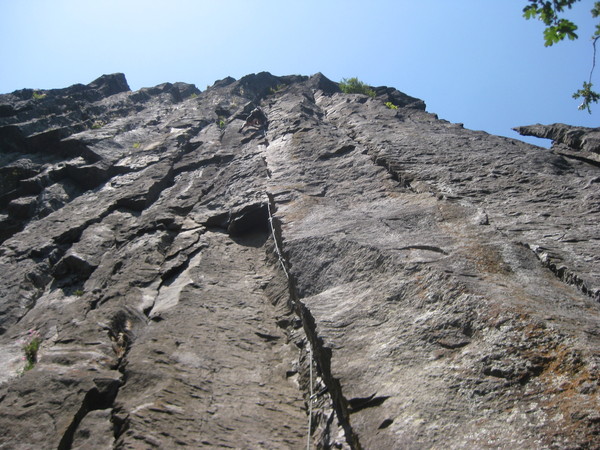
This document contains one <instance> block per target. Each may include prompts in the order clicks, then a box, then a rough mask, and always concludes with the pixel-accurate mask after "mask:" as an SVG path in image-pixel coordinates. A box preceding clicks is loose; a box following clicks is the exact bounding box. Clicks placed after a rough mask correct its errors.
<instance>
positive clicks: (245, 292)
mask: <svg viewBox="0 0 600 450" xmlns="http://www.w3.org/2000/svg"><path fill="white" fill-rule="evenodd" d="M373 90H374V91H375V92H376V96H375V97H374V98H370V97H367V96H365V95H360V94H344V93H342V92H340V90H339V88H338V86H337V83H334V82H332V81H331V80H328V79H327V78H326V77H324V76H323V75H322V74H316V75H313V76H311V77H305V76H295V75H294V76H284V77H276V76H273V75H271V74H269V73H266V72H263V73H259V74H252V75H248V76H246V77H243V78H241V79H240V80H235V79H233V78H225V79H223V80H219V81H217V82H215V83H214V85H213V86H211V87H209V88H207V90H206V91H203V92H200V91H199V90H198V89H197V88H196V87H195V86H193V85H190V84H186V83H174V84H171V83H165V84H162V85H159V86H156V87H152V88H144V89H141V90H138V91H135V92H132V91H131V90H130V89H129V87H128V85H127V82H126V80H125V77H124V76H123V75H122V74H113V75H105V76H102V77H101V78H99V79H98V80H95V81H93V82H92V83H90V84H88V85H75V86H72V87H69V88H65V89H58V90H50V91H33V90H28V89H24V90H21V91H16V92H13V93H11V94H4V95H0V174H1V177H0V241H2V243H1V246H0V267H1V270H2V275H3V276H2V277H1V279H0V366H1V367H2V370H1V372H0V448H3V449H12V448H15V449H16V448H19V449H22V448H31V449H34V448H59V449H69V448H132V449H133V448H154V447H157V448H175V447H190V448H199V447H209V448H215V447H230V448H303V447H306V445H307V442H308V443H309V445H310V446H314V447H316V448H331V447H334V448H353V449H358V448H432V447H433V448H437V447H442V446H444V447H450V448H483V447H485V448H490V447H491V448H594V447H596V446H597V443H598V439H599V438H600V399H599V396H600V394H599V389H600V386H599V368H600V353H599V351H598V348H600V347H599V344H600V307H599V304H598V301H599V300H600V284H599V281H598V280H599V270H600V266H599V256H598V255H600V248H599V247H600V244H599V242H600V241H599V240H598V235H599V231H600V230H599V226H598V223H599V218H600V217H599V216H600V173H599V172H598V166H599V164H598V161H597V160H596V156H594V155H597V153H598V148H597V147H598V146H597V145H596V144H595V133H596V131H597V130H580V129H573V127H568V126H566V125H561V124H558V125H553V126H541V125H539V126H532V127H521V128H520V129H519V131H521V132H522V133H524V134H533V135H538V136H542V137H548V138H552V139H554V140H555V146H554V147H553V148H552V149H550V150H546V149H541V148H538V147H535V146H532V145H528V144H525V143H523V142H521V141H517V140H512V139H507V138H502V137H498V136H492V135H488V134H486V133H484V132H478V131H472V130H466V129H464V128H463V127H462V126H461V125H460V124H452V123H449V122H446V121H443V120H439V119H438V118H437V117H436V116H435V115H434V114H430V113H428V112H427V111H426V108H425V104H424V102H423V101H421V100H419V99H415V98H413V97H410V96H408V95H406V94H403V93H401V92H400V91H398V90H396V89H394V88H390V87H374V88H373ZM390 105H394V106H395V107H393V108H391V107H390ZM256 106H260V107H261V108H262V110H263V111H264V112H265V114H266V116H267V117H268V124H267V126H264V127H260V128H257V127H246V128H244V130H242V131H241V132H240V128H241V127H242V125H243V124H244V121H245V120H246V118H247V117H248V114H249V113H250V111H252V109H254V108H255V107H256ZM38 334H39V336H40V338H41V346H40V348H39V350H38V351H37V352H36V355H35V360H34V361H33V364H32V366H33V367H32V368H31V369H30V370H25V363H24V361H23V359H22V358H23V356H24V350H23V347H24V346H25V345H27V344H30V343H31V342H32V339H33V337H34V336H36V335H38Z"/></svg>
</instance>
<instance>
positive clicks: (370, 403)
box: [348, 394, 390, 414]
mask: <svg viewBox="0 0 600 450" xmlns="http://www.w3.org/2000/svg"><path fill="white" fill-rule="evenodd" d="M388 398H390V397H389V396H386V395H383V396H379V397H376V396H375V394H373V395H370V396H369V397H356V398H351V399H350V400H348V410H349V412H350V413H351V414H352V413H355V412H358V411H361V410H363V409H366V408H373V407H375V406H381V405H383V402H385V401H386V400H387V399H388Z"/></svg>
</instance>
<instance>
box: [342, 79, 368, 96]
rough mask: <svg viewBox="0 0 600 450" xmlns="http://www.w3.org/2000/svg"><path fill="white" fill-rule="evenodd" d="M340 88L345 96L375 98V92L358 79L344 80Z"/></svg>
mask: <svg viewBox="0 0 600 450" xmlns="http://www.w3.org/2000/svg"><path fill="white" fill-rule="evenodd" d="M339 86H340V89H341V90H342V92H343V93H345V94H365V95H368V96H369V97H375V91H374V90H373V89H371V88H370V87H369V86H367V85H366V84H365V83H363V82H362V81H360V80H359V79H358V78H356V77H354V78H342V81H340V83H339Z"/></svg>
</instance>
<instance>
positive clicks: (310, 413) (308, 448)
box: [306, 342, 313, 450]
mask: <svg viewBox="0 0 600 450" xmlns="http://www.w3.org/2000/svg"><path fill="white" fill-rule="evenodd" d="M308 373H309V383H310V389H309V391H310V396H309V397H308V433H307V435H306V450H310V432H311V429H312V402H313V371H312V347H311V345H310V342H309V343H308Z"/></svg>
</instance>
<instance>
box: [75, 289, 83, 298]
mask: <svg viewBox="0 0 600 450" xmlns="http://www.w3.org/2000/svg"><path fill="white" fill-rule="evenodd" d="M73 294H74V295H76V296H77V297H81V296H82V295H83V294H84V291H83V290H81V289H77V290H76V291H75V292H73Z"/></svg>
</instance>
